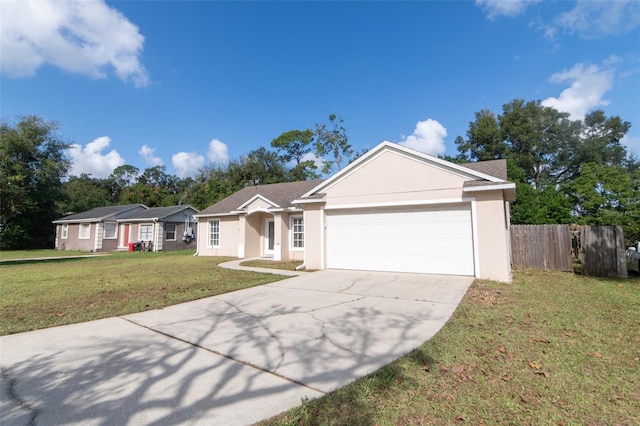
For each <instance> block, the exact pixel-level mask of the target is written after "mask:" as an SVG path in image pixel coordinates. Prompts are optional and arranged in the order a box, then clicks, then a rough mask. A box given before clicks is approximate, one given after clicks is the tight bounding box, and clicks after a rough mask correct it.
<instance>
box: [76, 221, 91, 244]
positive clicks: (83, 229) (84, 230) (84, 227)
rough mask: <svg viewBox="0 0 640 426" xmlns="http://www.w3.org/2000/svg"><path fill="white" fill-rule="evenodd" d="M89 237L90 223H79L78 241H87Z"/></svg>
mask: <svg viewBox="0 0 640 426" xmlns="http://www.w3.org/2000/svg"><path fill="white" fill-rule="evenodd" d="M90 235H91V224H90V223H81V224H80V235H79V236H78V239H80V240H88V239H89V236H90Z"/></svg>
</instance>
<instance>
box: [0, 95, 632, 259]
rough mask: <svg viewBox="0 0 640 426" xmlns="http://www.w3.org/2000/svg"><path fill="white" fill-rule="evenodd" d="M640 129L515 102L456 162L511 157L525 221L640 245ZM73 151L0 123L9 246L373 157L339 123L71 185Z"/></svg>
mask: <svg viewBox="0 0 640 426" xmlns="http://www.w3.org/2000/svg"><path fill="white" fill-rule="evenodd" d="M630 127H631V123H629V122H627V121H623V120H622V119H621V118H620V117H617V116H614V117H607V116H605V114H604V112H602V111H599V110H598V111H594V112H592V113H590V114H589V115H587V116H586V117H585V118H584V119H583V120H571V119H570V118H569V115H568V114H566V113H562V112H559V111H557V110H555V109H553V108H550V107H545V106H542V105H541V103H540V102H539V101H529V102H526V101H524V100H521V99H515V100H513V101H511V102H509V103H507V104H505V105H504V106H503V109H502V113H501V114H495V113H494V112H492V111H490V110H488V109H483V110H481V111H479V112H476V113H475V120H474V121H471V122H470V123H469V128H468V130H467V133H466V137H462V136H458V137H457V138H456V141H455V143H456V147H457V151H458V154H457V155H456V156H454V157H445V158H446V159H447V160H450V161H454V162H457V163H464V162H475V161H482V160H493V159H507V164H508V177H509V180H511V181H513V182H515V183H516V197H517V198H516V201H515V202H514V203H512V205H511V221H512V223H514V224H558V223H580V224H608V225H611V224H616V225H617V224H619V225H624V226H625V235H626V237H627V240H628V242H633V241H635V240H639V239H640V162H639V161H638V160H637V158H636V157H634V156H633V155H631V154H629V153H628V152H627V150H626V148H625V147H624V145H622V144H621V143H620V140H621V139H622V138H623V137H624V136H625V135H626V133H627V132H628V131H629V129H630ZM69 146H70V143H69V142H67V141H65V140H64V139H63V138H62V137H61V136H60V134H59V126H58V124H57V123H54V122H50V121H47V120H44V119H42V118H40V117H36V116H27V117H22V118H20V119H19V120H17V121H16V122H15V123H10V122H8V121H7V120H2V121H1V122H0V249H17V248H41V247H51V246H52V244H53V237H54V228H53V226H52V224H51V221H52V220H55V219H58V218H60V217H62V216H64V215H66V214H70V213H74V212H81V211H85V210H89V209H91V208H94V207H100V206H108V205H119V204H131V203H143V204H145V205H147V206H149V207H158V206H171V205H178V204H191V205H192V206H194V207H196V208H198V209H203V208H206V207H208V206H210V205H212V204H214V203H215V202H217V201H219V200H221V199H222V198H224V197H226V196H228V195H230V194H232V193H234V192H236V191H238V190H239V189H242V188H244V187H245V186H247V185H258V184H269V183H278V182H289V181H299V180H310V179H317V178H320V177H322V176H326V175H329V174H331V173H333V172H336V171H339V170H340V169H341V168H342V167H344V166H345V165H346V164H348V163H349V162H350V161H353V160H354V159H355V158H357V157H359V156H360V155H362V153H363V152H359V153H356V152H354V150H353V148H352V146H351V145H350V143H349V137H348V135H347V130H346V128H345V127H344V120H343V119H342V118H341V117H339V116H336V115H334V114H331V115H329V117H328V121H327V122H326V123H316V124H315V125H314V126H313V128H308V129H304V130H290V131H287V132H284V133H282V134H281V135H280V136H278V137H276V138H275V139H273V140H272V141H271V143H270V144H269V147H268V148H267V147H259V148H257V149H255V150H252V151H250V152H248V153H247V154H245V155H242V156H241V157H240V158H237V159H233V160H231V161H229V162H228V163H225V164H210V165H208V166H205V167H204V168H202V169H200V170H198V171H197V174H196V175H195V177H187V178H179V177H177V176H175V175H172V174H169V173H167V169H166V167H165V166H154V167H149V168H147V169H144V170H140V169H138V168H136V167H134V166H132V165H123V166H120V167H117V168H116V169H115V170H113V172H112V173H111V175H109V176H108V177H107V178H104V179H101V178H95V177H93V176H91V175H89V174H81V175H80V176H69V175H68V171H69V169H70V166H71V163H70V161H69V159H68V157H67V156H66V154H65V152H66V150H67V149H68V148H69Z"/></svg>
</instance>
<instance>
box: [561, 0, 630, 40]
mask: <svg viewBox="0 0 640 426" xmlns="http://www.w3.org/2000/svg"><path fill="white" fill-rule="evenodd" d="M555 24H556V25H557V26H558V27H560V28H562V29H564V30H565V31H567V32H568V33H570V34H578V35H580V36H581V37H584V38H600V37H606V36H609V35H613V34H620V33H626V32H629V31H632V30H634V29H635V28H638V27H639V26H640V2H639V1H638V0H616V1H593V0H578V1H577V2H576V5H575V6H574V8H573V9H571V10H570V11H568V12H564V13H561V14H560V15H558V17H557V18H556V19H555Z"/></svg>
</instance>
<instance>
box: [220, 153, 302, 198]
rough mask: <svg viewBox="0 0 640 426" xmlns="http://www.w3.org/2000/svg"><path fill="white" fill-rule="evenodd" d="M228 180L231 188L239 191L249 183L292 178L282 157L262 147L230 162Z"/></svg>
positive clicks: (274, 181) (264, 182) (276, 181)
mask: <svg viewBox="0 0 640 426" xmlns="http://www.w3.org/2000/svg"><path fill="white" fill-rule="evenodd" d="M227 180H228V182H229V186H230V188H232V189H233V190H234V191H237V190H238V189H241V188H244V187H245V186H248V185H262V184H268V183H278V182H287V181H289V180H291V179H290V174H289V173H288V170H287V167H286V165H285V163H284V160H283V159H282V157H280V156H279V155H278V154H277V153H275V152H273V151H269V150H267V149H266V148H265V147H260V148H258V149H255V150H253V151H250V152H249V153H248V154H246V155H244V156H242V157H240V160H238V161H231V162H229V165H228V167H227Z"/></svg>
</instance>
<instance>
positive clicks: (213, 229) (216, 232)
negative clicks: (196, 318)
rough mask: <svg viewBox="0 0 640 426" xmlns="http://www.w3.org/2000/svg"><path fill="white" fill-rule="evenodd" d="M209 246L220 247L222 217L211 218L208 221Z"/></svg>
mask: <svg viewBox="0 0 640 426" xmlns="http://www.w3.org/2000/svg"><path fill="white" fill-rule="evenodd" d="M216 240H217V244H216ZM207 247H208V248H218V247H220V219H209V220H208V221H207Z"/></svg>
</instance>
